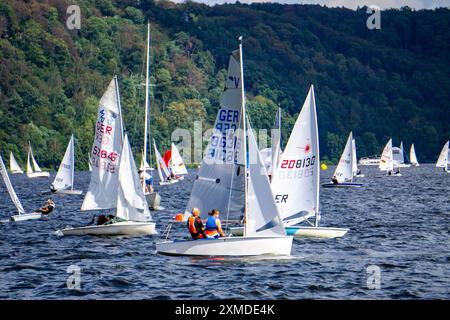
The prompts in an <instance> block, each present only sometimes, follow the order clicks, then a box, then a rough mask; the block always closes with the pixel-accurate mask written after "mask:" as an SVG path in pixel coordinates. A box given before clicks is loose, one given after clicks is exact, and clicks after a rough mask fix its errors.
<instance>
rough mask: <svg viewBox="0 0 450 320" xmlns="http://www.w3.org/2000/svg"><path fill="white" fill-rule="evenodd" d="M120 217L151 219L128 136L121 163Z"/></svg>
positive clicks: (144, 220) (118, 211) (125, 139)
mask: <svg viewBox="0 0 450 320" xmlns="http://www.w3.org/2000/svg"><path fill="white" fill-rule="evenodd" d="M116 215H117V216H118V217H120V218H123V219H126V220H129V221H137V222H148V221H151V215H150V211H149V209H148V204H147V201H146V199H145V196H144V192H143V190H142V186H141V182H140V179H139V175H138V173H137V168H136V164H135V162H134V158H133V153H132V151H131V146H130V143H129V141H128V136H127V135H125V138H124V141H123V148H122V154H121V157H120V163H119V193H118V197H117V214H116Z"/></svg>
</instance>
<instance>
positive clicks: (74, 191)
mask: <svg viewBox="0 0 450 320" xmlns="http://www.w3.org/2000/svg"><path fill="white" fill-rule="evenodd" d="M53 193H59V194H71V195H82V194H83V190H70V189H68V190H67V189H65V190H56V191H55V192H53Z"/></svg>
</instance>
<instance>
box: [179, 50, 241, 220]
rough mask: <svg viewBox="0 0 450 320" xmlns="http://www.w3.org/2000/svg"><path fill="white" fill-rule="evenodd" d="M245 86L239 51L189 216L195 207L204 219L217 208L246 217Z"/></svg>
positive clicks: (231, 61) (234, 55)
mask: <svg viewBox="0 0 450 320" xmlns="http://www.w3.org/2000/svg"><path fill="white" fill-rule="evenodd" d="M241 85H242V81H241V77H240V55H239V50H235V51H233V52H232V54H231V55H230V59H229V63H228V73H227V78H226V83H225V91H224V92H223V95H222V99H221V103H220V109H219V112H218V113H217V117H216V121H215V123H214V132H213V135H212V136H211V138H210V141H209V143H208V147H207V148H206V154H205V155H204V157H203V161H202V163H201V166H200V170H199V172H198V175H197V178H196V180H195V182H194V186H193V188H192V192H191V196H190V198H189V202H188V205H187V207H186V210H185V213H186V216H188V215H189V214H190V212H191V210H192V208H194V207H197V208H199V209H200V212H201V216H202V217H203V218H205V217H207V213H208V211H211V210H212V209H214V208H216V209H218V210H219V211H220V212H221V214H222V216H223V217H228V218H229V219H231V218H240V217H241V216H242V215H244V198H245V196H244V184H245V181H244V179H245V170H244V161H243V160H244V153H243V152H240V150H241V149H242V148H243V147H244V146H243V141H244V139H243V131H242V99H243V96H242V91H241V88H242V87H241ZM238 129H240V130H238ZM236 130H237V132H236Z"/></svg>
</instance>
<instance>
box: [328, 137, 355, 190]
mask: <svg viewBox="0 0 450 320" xmlns="http://www.w3.org/2000/svg"><path fill="white" fill-rule="evenodd" d="M353 141H354V140H353V134H352V132H350V134H349V135H348V139H347V143H346V144H345V148H344V152H342V155H341V158H340V159H339V163H338V165H337V167H336V170H335V171H334V174H333V177H334V179H336V180H335V182H332V183H324V184H322V186H323V187H324V188H358V187H361V186H362V183H355V182H353V178H354V174H355V172H354V165H353V164H354V163H356V161H355V159H354V156H353V155H354V149H353Z"/></svg>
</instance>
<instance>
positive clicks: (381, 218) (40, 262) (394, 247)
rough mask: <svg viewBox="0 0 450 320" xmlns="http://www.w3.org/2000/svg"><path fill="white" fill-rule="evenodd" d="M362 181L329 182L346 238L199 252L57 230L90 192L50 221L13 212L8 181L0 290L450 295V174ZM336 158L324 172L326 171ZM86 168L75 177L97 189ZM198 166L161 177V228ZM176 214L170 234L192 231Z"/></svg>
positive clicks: (33, 200)
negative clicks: (77, 274) (375, 276)
mask: <svg viewBox="0 0 450 320" xmlns="http://www.w3.org/2000/svg"><path fill="white" fill-rule="evenodd" d="M362 169H363V171H364V173H365V174H366V177H365V178H361V179H359V181H360V182H362V183H364V187H362V188H360V189H321V194H320V201H321V208H322V210H321V211H322V221H321V225H322V226H330V227H331V226H334V227H347V228H350V229H351V230H350V231H349V232H348V233H347V235H346V236H345V237H344V238H341V239H331V240H311V239H302V240H295V241H294V244H293V248H292V257H290V258H273V257H272V258H267V259H261V258H245V259H240V258H192V257H167V256H161V255H157V254H155V245H154V242H155V241H158V240H160V238H159V236H154V237H137V238H118V237H109V238H108V237H103V238H98V237H91V236H84V237H58V236H56V235H55V230H57V229H59V228H62V227H64V226H66V225H82V224H87V223H88V222H89V221H90V219H91V217H92V215H93V213H92V212H80V210H79V208H80V206H81V203H82V201H83V197H82V196H81V197H80V196H63V195H56V196H54V200H55V202H56V204H57V208H56V209H55V211H54V213H52V215H51V216H50V217H48V218H46V219H45V220H44V219H42V220H36V221H25V222H16V223H14V222H9V221H8V219H9V216H10V215H12V214H15V212H14V206H13V205H12V203H11V201H10V199H9V197H8V195H7V192H6V189H5V187H4V184H3V182H1V183H0V220H1V223H0V288H1V290H0V299H73V298H77V299H79V298H81V299H106V298H109V299H225V298H232V299H305V298H307V299H324V298H329V299H330V298H331V299H411V298H418V299H430V298H439V299H449V298H450V289H449V288H450V272H449V271H450V268H449V265H450V250H449V249H450V232H449V231H450V228H449V226H450V223H449V222H450V174H445V173H444V172H442V171H440V170H438V169H437V168H435V167H434V166H433V165H422V166H421V167H419V168H405V169H403V171H402V173H403V176H402V177H386V176H384V175H383V174H381V173H380V172H379V171H378V170H377V169H376V168H370V167H362ZM333 170H334V168H329V170H328V171H326V172H324V173H323V174H322V182H327V180H328V179H329V177H330V175H331V174H332V172H333ZM53 177H54V173H53V174H52V175H51V178H50V179H47V178H36V179H29V178H27V177H26V176H25V175H12V176H11V180H12V183H13V185H14V188H15V189H16V192H17V194H18V196H19V198H20V199H21V201H22V204H23V206H24V208H25V210H26V211H31V210H33V209H36V208H38V207H39V206H40V205H41V204H42V202H43V201H44V200H45V199H46V196H44V195H41V194H40V192H41V191H44V190H46V189H47V186H48V184H49V183H50V182H51V181H52V180H53ZM89 177H90V175H89V173H88V172H77V173H76V176H75V179H76V182H75V183H76V187H77V189H79V188H81V189H83V190H86V189H87V186H88V183H89ZM194 177H195V170H191V171H190V174H189V176H188V177H187V178H186V179H185V180H184V181H182V182H180V183H178V184H175V185H170V186H166V187H164V188H159V192H160V194H161V196H162V198H163V201H162V205H163V206H164V207H165V208H166V210H164V211H159V212H153V217H154V219H155V220H156V222H157V228H158V230H159V232H160V234H161V233H162V232H163V231H164V229H165V228H166V227H167V225H168V224H170V223H171V221H172V220H173V216H174V215H175V214H176V213H177V212H180V211H183V210H184V207H185V205H186V203H187V200H188V198H189V193H190V189H191V186H192V181H193V179H194ZM184 227H185V226H184V224H183V225H180V224H174V225H173V232H172V234H171V236H172V237H173V238H180V237H184V236H185V235H186V230H185V228H184ZM70 265H77V266H79V267H80V268H81V290H79V291H76V290H69V289H68V288H67V284H66V282H67V279H68V277H69V276H70V274H68V273H67V268H68V267H69V266H70ZM370 265H376V266H378V267H379V268H380V270H381V288H380V289H379V290H370V289H368V287H367V279H368V277H369V276H370V274H369V273H367V267H368V266H370Z"/></svg>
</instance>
